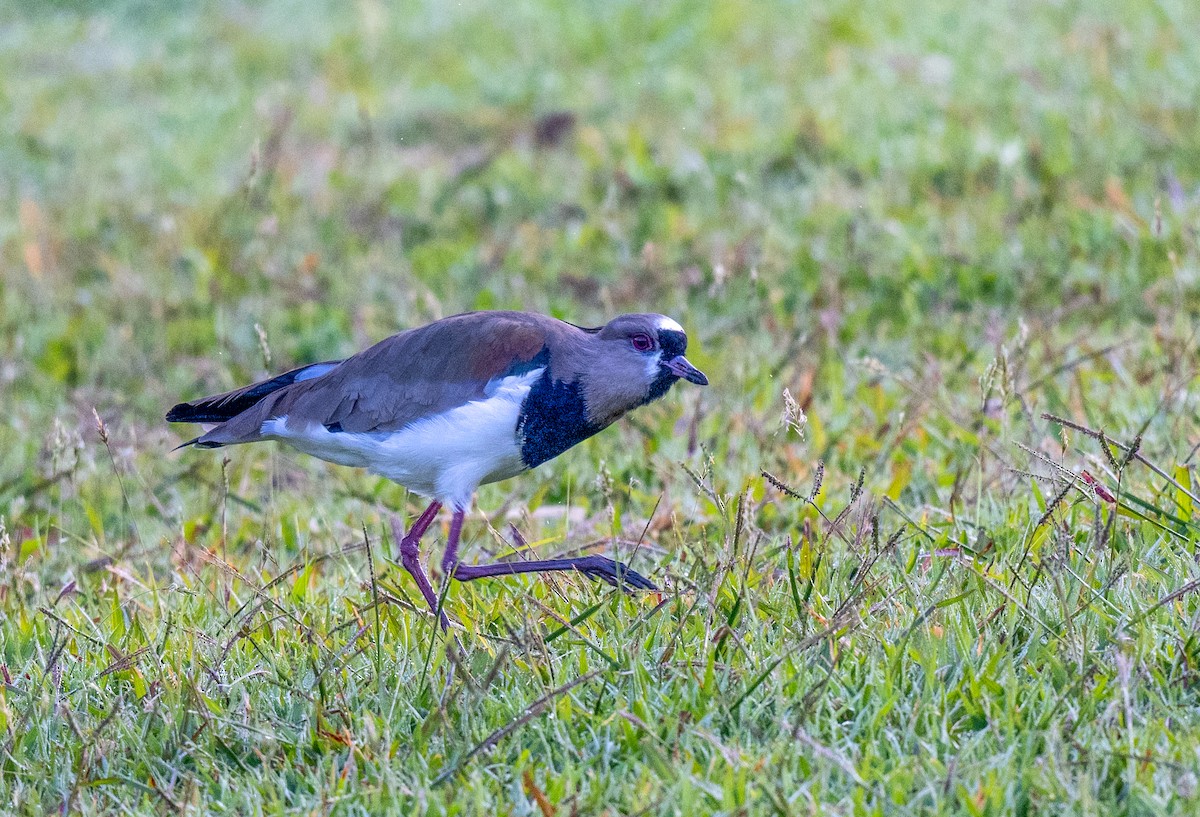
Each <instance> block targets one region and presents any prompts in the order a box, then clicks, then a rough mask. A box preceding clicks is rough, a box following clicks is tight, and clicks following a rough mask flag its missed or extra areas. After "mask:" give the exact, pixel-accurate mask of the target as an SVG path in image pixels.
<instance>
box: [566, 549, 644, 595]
mask: <svg viewBox="0 0 1200 817" xmlns="http://www.w3.org/2000/svg"><path fill="white" fill-rule="evenodd" d="M572 561H573V562H574V567H575V569H576V570H578V571H579V572H580V573H582V574H583V575H585V576H587V577H588V578H589V579H599V580H600V581H602V582H606V583H607V584H610V585H612V586H613V587H621V588H624V590H625V591H626V592H632V590H633V589H637V590H657V589H658V586H657V585H655V584H654V582H652V581H650V580H649V579H647V578H646V577H645V576H643V575H642V574H641V573H638V572H637V571H636V570H634V569H632V568H631V567H629V566H628V565H626V564H624V563H622V562H616V561H613V560H612V559H609V558H607V557H605V556H584V557H582V558H579V559H572Z"/></svg>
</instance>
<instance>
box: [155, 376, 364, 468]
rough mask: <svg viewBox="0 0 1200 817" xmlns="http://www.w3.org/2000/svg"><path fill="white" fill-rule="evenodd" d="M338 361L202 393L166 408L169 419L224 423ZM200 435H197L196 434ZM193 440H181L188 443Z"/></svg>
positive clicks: (186, 421)
mask: <svg viewBox="0 0 1200 817" xmlns="http://www.w3.org/2000/svg"><path fill="white" fill-rule="evenodd" d="M339 363H341V361H340V360H330V361H326V362H324V363H312V364H309V365H308V366H301V367H300V368H298V369H292V370H291V371H290V372H284V373H283V374H281V375H279V376H278V377H273V378H271V379H270V380H264V381H262V382H261V383H254V384H253V385H250V386H246V387H245V388H241V389H237V390H236V391H231V392H226V393H225V394H216V395H213V396H212V397H204V398H202V399H200V400H196V401H195V402H192V403H180V404H178V405H177V406H174V407H173V408H172V409H171V410H170V411H168V412H167V422H168V423H223V422H225V421H226V420H231V419H233V418H234V417H236V416H237V415H239V414H241V413H242V412H243V411H245V410H246V409H248V408H250V407H251V406H253V405H254V404H255V403H257V402H258V401H259V400H262V399H263V398H264V397H266V396H267V395H268V394H271V393H272V392H276V391H279V390H280V389H282V388H284V387H286V386H290V385H292V384H293V383H295V382H297V381H300V380H311V379H313V378H314V377H320V376H321V375H323V374H325V373H326V372H328V371H330V370H331V369H333V367H335V366H337V365H338V364H339ZM197 439H199V438H197ZM192 443H195V440H192V441H190V442H187V443H184V445H191V444H192ZM197 447H198V448H216V447H218V446H217V445H215V444H207V445H205V444H198V445H197Z"/></svg>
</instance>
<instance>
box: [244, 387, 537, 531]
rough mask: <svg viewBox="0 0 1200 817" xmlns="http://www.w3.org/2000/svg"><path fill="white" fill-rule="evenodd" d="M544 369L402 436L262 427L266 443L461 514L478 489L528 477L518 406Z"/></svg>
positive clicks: (282, 420)
mask: <svg viewBox="0 0 1200 817" xmlns="http://www.w3.org/2000/svg"><path fill="white" fill-rule="evenodd" d="M543 371H544V369H534V370H533V371H530V372H528V373H526V374H522V375H515V376H513V377H506V378H503V379H500V380H494V381H492V382H490V383H488V385H487V387H486V388H485V390H484V394H485V395H486V396H485V397H484V399H482V400H472V401H471V402H469V403H464V404H463V405H461V406H458V407H457V408H454V409H451V410H450V411H447V412H444V413H442V414H436V415H433V416H431V417H425V418H423V419H421V420H418V421H417V422H415V423H412V424H410V425H407V426H405V427H404V428H402V429H400V430H399V431H391V432H368V433H351V432H345V431H337V432H334V431H329V430H328V429H326V428H325V427H324V426H323V425H320V424H314V425H305V426H304V427H302V428H297V427H295V426H294V425H292V424H290V423H289V422H288V418H287V417H286V416H283V417H278V418H275V419H271V420H268V421H267V422H265V423H263V427H262V434H263V436H264V437H271V438H273V439H278V440H282V441H283V442H286V443H288V444H289V445H291V446H292V447H294V448H296V449H298V450H300V451H303V452H304V453H306V454H311V455H313V456H314V457H320V458H321V459H323V460H327V461H328V462H333V463H337V464H338V465H349V466H353V467H356V468H367V469H369V470H370V471H371V472H372V473H376V474H379V475H380V476H384V477H387V478H388V479H391V480H393V481H395V482H398V483H400V484H401V485H403V486H405V487H406V488H408V489H409V490H412V491H415V492H417V493H419V494H424V495H425V496H429V497H434V498H436V499H438V500H439V501H441V502H443V503H445V504H447V505H454V506H456V507H466V506H467V505H468V504H469V503H470V501H471V495H472V494H473V493H474V492H475V489H476V488H478V487H479V486H480V485H482V484H484V483H488V482H499V481H500V480H502V479H508V478H509V477H512V476H516V475H517V474H519V473H521V472H522V471H524V470H525V463H524V462H523V461H522V459H521V449H520V446H519V445H518V442H517V420H518V419H519V418H520V415H521V404H522V403H523V402H524V401H525V396H526V395H528V394H529V390H530V388H532V386H533V384H534V382H535V381H537V379H538V378H539V377H541V375H542V372H543Z"/></svg>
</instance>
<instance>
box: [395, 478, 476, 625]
mask: <svg viewBox="0 0 1200 817" xmlns="http://www.w3.org/2000/svg"><path fill="white" fill-rule="evenodd" d="M441 509H442V503H440V502H430V503H429V507H428V508H426V509H425V511H424V513H422V514H421V515H420V516H419V517H417V521H416V522H413V525H412V527H411V528H409V529H408V533H404V530H403V528H401V527H400V523H399V520H398V519H397V518H396V517H394V516H393V517H392V535H393V536H395V537H396V539H397V540H399V542H400V564H401V565H402V566H403V567H404V569H405V570H407V571H408V574H409V575H410V576H412V577H413V581H415V582H416V583H417V587H418V588H419V589H420V590H421V595H422V596H424V597H425V602H426V604H428V605H429V609H430V610H432V611H433V613H434V614H435V615H437V616H438V619H439V620H440V621H441V623H442V629H443V630H445V629H447V628H448V627H449V626H450V620H449V619H448V618H446V614H445V613H443V612H442V610H441V607H440V605H439V604H438V598H437V595H436V594H435V593H434V592H433V585H431V584H430V583H429V577H428V576H426V575H425V568H423V567H422V566H421V551H420V544H421V536H423V535H424V533H425V531H426V530H427V529H428V528H429V526H430V525H431V524H433V520H434V518H436V517H437V515H438V511H440V510H441ZM460 527H461V523H460Z"/></svg>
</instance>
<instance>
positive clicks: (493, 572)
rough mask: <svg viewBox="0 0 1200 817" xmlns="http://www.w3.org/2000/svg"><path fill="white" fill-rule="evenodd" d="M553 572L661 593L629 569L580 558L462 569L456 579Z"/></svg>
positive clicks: (606, 561)
mask: <svg viewBox="0 0 1200 817" xmlns="http://www.w3.org/2000/svg"><path fill="white" fill-rule="evenodd" d="M552 570H578V571H579V572H580V573H582V574H583V575H585V576H587V577H588V578H589V579H600V580H601V581H605V582H608V583H609V584H611V585H612V586H613V587H624V588H625V589H626V590H631V589H633V588H637V589H638V590H657V589H658V588H657V587H656V586H655V585H654V582H652V581H650V580H649V579H647V578H646V577H645V576H643V575H642V574H641V573H638V572H636V571H634V570H630V569H629V567H628V566H627V565H624V564H622V563H620V562H614V561H613V560H612V559H608V558H606V557H604V556H579V557H576V558H573V559H542V560H539V561H535V562H495V563H493V564H490V565H459V566H458V567H457V568H455V570H454V578H455V579H457V580H458V581H460V582H470V581H474V580H475V579H486V578H488V577H489V576H511V575H513V574H515V573H548V572H550V571H552Z"/></svg>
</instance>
